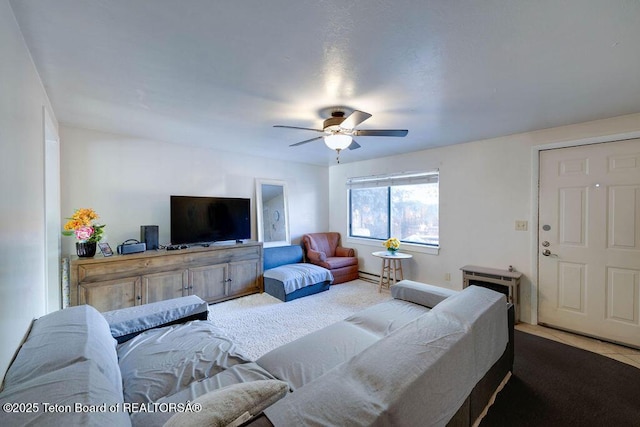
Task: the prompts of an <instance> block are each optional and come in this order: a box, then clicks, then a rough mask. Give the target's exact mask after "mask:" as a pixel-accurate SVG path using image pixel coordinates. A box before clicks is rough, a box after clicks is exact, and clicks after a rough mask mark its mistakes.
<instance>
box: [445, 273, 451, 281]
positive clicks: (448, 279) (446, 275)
mask: <svg viewBox="0 0 640 427" xmlns="http://www.w3.org/2000/svg"><path fill="white" fill-rule="evenodd" d="M444 280H445V282H450V281H451V273H444Z"/></svg>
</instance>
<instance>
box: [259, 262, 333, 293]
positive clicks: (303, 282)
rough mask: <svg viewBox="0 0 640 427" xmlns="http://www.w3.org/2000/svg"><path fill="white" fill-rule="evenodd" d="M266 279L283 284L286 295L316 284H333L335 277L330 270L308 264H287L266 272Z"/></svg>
mask: <svg viewBox="0 0 640 427" xmlns="http://www.w3.org/2000/svg"><path fill="white" fill-rule="evenodd" d="M264 277H265V278H269V279H275V280H278V281H280V282H282V284H283V285H284V293H285V294H290V293H291V292H294V291H297V290H298V289H301V288H304V287H306V286H311V285H315V284H316V283H321V282H325V281H330V282H333V275H332V274H331V272H330V271H329V270H327V269H326V268H323V267H320V266H318V265H315V264H308V263H298V264H287V265H281V266H280V267H276V268H271V269H269V270H266V271H265V272H264Z"/></svg>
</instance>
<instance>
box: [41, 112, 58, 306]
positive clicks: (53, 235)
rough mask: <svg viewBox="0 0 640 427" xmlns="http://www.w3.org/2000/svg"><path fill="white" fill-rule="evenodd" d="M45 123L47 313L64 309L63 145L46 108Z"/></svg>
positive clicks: (44, 113) (45, 275)
mask: <svg viewBox="0 0 640 427" xmlns="http://www.w3.org/2000/svg"><path fill="white" fill-rule="evenodd" d="M42 111H43V122H44V141H43V150H44V242H45V247H44V251H45V253H44V266H45V274H44V278H45V289H44V292H45V295H46V298H45V301H46V306H45V310H46V312H47V313H51V312H52V311H56V310H60V308H62V289H61V282H60V262H61V260H60V252H61V243H62V242H61V236H60V233H61V229H60V142H59V139H58V133H57V131H56V128H55V126H54V124H53V121H52V120H51V117H50V116H49V113H48V111H47V109H46V108H44V107H43V108H42Z"/></svg>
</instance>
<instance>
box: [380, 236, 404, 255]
mask: <svg viewBox="0 0 640 427" xmlns="http://www.w3.org/2000/svg"><path fill="white" fill-rule="evenodd" d="M382 246H384V247H385V248H387V251H388V252H389V253H390V254H391V255H395V254H396V252H397V251H398V249H400V240H398V239H397V238H395V237H392V238H390V239H387V240H385V241H384V243H382Z"/></svg>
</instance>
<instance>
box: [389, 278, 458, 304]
mask: <svg viewBox="0 0 640 427" xmlns="http://www.w3.org/2000/svg"><path fill="white" fill-rule="evenodd" d="M458 292H459V291H454V290H451V289H447V288H441V287H439V286H433V285H427V284H426V283H420V282H414V281H412V280H401V281H400V282H398V283H397V284H395V285H393V286H391V296H392V297H394V298H396V299H401V300H404V301H409V302H412V303H414V304H420V305H422V306H425V307H429V308H433V307H435V306H436V305H438V303H440V302H442V301H444V300H445V299H447V298H448V297H450V296H453V295H456V294H457V293H458Z"/></svg>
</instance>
